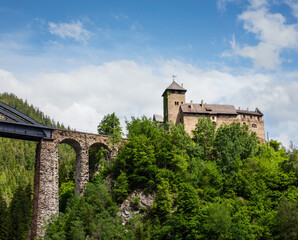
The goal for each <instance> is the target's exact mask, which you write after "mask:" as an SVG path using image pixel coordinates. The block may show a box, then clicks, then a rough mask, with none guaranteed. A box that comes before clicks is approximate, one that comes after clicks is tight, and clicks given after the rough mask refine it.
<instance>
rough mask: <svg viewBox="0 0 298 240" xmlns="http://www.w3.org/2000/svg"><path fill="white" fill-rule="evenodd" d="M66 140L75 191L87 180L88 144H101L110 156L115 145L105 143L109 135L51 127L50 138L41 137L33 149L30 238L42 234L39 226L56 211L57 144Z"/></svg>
mask: <svg viewBox="0 0 298 240" xmlns="http://www.w3.org/2000/svg"><path fill="white" fill-rule="evenodd" d="M60 143H66V144H69V145H70V146H71V147H73V149H74V150H75V152H76V166H75V170H76V175H75V193H76V194H82V193H83V191H84V189H85V186H86V184H87V182H88V181H89V156H88V153H89V148H90V147H104V148H106V149H108V150H109V151H108V152H109V155H110V157H112V158H113V157H114V156H115V155H116V154H117V149H116V148H115V147H114V148H111V147H110V146H109V137H108V136H105V135H97V134H90V133H82V132H76V131H68V130H58V129H55V130H53V131H52V136H51V138H48V139H41V140H40V142H39V143H38V145H37V149H36V163H35V178H34V194H33V214H32V222H31V230H30V239H32V240H33V239H34V238H35V237H37V236H38V237H43V236H44V232H43V228H42V227H43V226H44V224H45V222H46V221H47V220H48V219H49V218H50V216H51V215H52V214H58V213H59V198H58V197H59V194H58V182H59V179H58V165H59V159H58V145H59V144H60Z"/></svg>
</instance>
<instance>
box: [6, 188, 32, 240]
mask: <svg viewBox="0 0 298 240" xmlns="http://www.w3.org/2000/svg"><path fill="white" fill-rule="evenodd" d="M8 211H9V212H8V216H9V238H8V239H16V240H19V239H20V240H21V239H26V238H27V235H28V232H29V226H30V223H31V211H32V189H31V185H30V184H29V185H27V186H24V187H21V186H20V187H18V188H17V189H16V192H15V193H14V196H13V198H12V201H11V204H10V206H9V209H8Z"/></svg>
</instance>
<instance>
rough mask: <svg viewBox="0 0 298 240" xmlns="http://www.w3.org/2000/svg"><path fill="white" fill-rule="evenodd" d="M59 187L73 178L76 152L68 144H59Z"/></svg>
mask: <svg viewBox="0 0 298 240" xmlns="http://www.w3.org/2000/svg"><path fill="white" fill-rule="evenodd" d="M58 154H59V169H58V171H59V187H60V186H61V185H62V184H63V183H66V182H69V181H72V182H74V180H75V161H76V153H75V151H74V149H73V148H72V147H71V146H69V145H68V144H64V143H62V144H59V146H58Z"/></svg>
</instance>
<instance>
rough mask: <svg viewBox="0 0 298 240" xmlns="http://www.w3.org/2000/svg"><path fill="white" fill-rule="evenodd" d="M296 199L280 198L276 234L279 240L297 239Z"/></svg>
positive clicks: (297, 204) (297, 210)
mask: <svg viewBox="0 0 298 240" xmlns="http://www.w3.org/2000/svg"><path fill="white" fill-rule="evenodd" d="M297 200H298V198H296V199H295V200H292V201H291V200H289V199H287V198H282V200H281V202H280V204H279V206H278V208H277V215H276V219H277V232H278V234H279V237H280V239H285V240H290V239H298V202H297Z"/></svg>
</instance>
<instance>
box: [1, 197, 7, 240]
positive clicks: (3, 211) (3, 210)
mask: <svg viewBox="0 0 298 240" xmlns="http://www.w3.org/2000/svg"><path fill="white" fill-rule="evenodd" d="M8 236H9V216H8V208H7V205H6V202H5V201H4V199H3V198H2V196H1V195H0V240H6V239H8Z"/></svg>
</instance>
